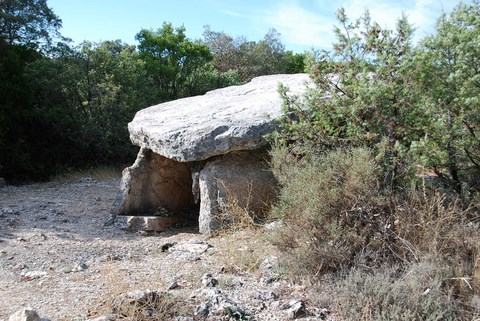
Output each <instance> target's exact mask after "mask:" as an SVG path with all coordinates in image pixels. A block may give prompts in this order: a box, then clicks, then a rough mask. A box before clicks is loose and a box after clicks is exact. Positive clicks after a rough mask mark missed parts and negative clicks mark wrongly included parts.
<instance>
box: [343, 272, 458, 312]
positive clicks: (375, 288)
mask: <svg viewBox="0 0 480 321" xmlns="http://www.w3.org/2000/svg"><path fill="white" fill-rule="evenodd" d="M400 270H404V269H403V268H400ZM442 276H444V273H443V271H442V268H441V267H440V266H439V265H436V264H431V263H418V264H413V265H411V266H409V268H408V269H407V270H406V271H405V272H403V273H399V272H398V268H391V267H390V268H382V269H379V270H376V271H375V272H373V273H368V272H365V271H361V270H359V269H353V270H351V271H350V272H349V273H348V274H347V276H346V277H345V279H344V280H343V281H341V282H339V284H338V285H337V286H336V288H335V292H336V305H337V310H338V311H339V314H340V315H341V319H342V320H363V321H394V320H395V321H400V320H401V321H410V320H411V321H417V320H425V321H434V320H445V321H446V320H459V317H460V315H461V311H459V305H458V304H457V302H456V301H455V299H454V298H453V296H452V295H451V293H449V292H446V291H444V287H443V279H442Z"/></svg>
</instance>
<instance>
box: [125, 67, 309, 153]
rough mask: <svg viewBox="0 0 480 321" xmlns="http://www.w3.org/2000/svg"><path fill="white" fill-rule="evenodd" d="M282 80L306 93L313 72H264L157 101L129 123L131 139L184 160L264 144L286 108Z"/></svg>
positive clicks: (293, 91)
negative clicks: (196, 93)
mask: <svg viewBox="0 0 480 321" xmlns="http://www.w3.org/2000/svg"><path fill="white" fill-rule="evenodd" d="M279 84H282V85H284V86H287V87H288V88H289V93H290V94H292V95H300V94H303V93H305V91H306V89H307V86H308V85H309V84H311V81H310V78H309V76H308V75H307V74H293V75H270V76H261V77H257V78H254V79H253V80H252V81H251V82H249V83H247V84H245V85H241V86H231V87H227V88H222V89H217V90H213V91H210V92H208V93H207V94H205V95H202V96H195V97H189V98H183V99H178V100H174V101H170V102H166V103H163V104H159V105H156V106H152V107H149V108H146V109H143V110H141V111H139V112H138V113H137V114H136V115H135V118H134V119H133V121H132V122H130V123H129V124H128V130H129V132H130V139H131V140H132V142H133V143H134V144H135V145H137V146H140V147H146V148H148V149H151V150H152V151H153V152H155V153H156V154H158V155H162V156H164V157H166V158H170V159H173V160H176V161H179V162H188V161H199V160H205V159H207V158H209V157H212V156H215V155H221V154H226V153H228V152H230V151H235V150H246V149H247V150H251V149H257V148H260V147H261V146H263V145H265V140H264V139H263V136H264V135H265V134H267V133H269V132H271V131H272V130H273V129H274V128H275V119H276V118H277V117H279V116H280V115H281V114H282V100H281V97H280V95H279V93H278V86H279Z"/></svg>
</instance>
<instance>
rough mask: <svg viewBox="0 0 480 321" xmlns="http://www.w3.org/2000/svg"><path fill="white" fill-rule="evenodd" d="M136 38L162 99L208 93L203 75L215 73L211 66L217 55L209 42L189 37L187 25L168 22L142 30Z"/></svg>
mask: <svg viewBox="0 0 480 321" xmlns="http://www.w3.org/2000/svg"><path fill="white" fill-rule="evenodd" d="M136 39H137V40H138V41H139V42H140V44H139V45H138V50H139V54H140V57H141V58H142V59H143V60H144V61H145V64H146V68H147V71H148V76H149V77H150V78H151V80H152V82H153V83H152V85H153V86H154V88H155V89H156V91H157V97H158V98H157V101H158V102H161V101H168V100H172V99H176V98H179V97H187V96H193V95H198V94H203V93H205V89H206V88H205V87H204V85H203V83H202V82H201V80H202V79H201V78H202V77H201V76H204V77H205V76H206V77H208V75H206V74H208V73H210V76H213V75H214V74H212V73H211V72H212V68H211V66H210V65H208V63H209V62H211V61H212V60H213V56H212V54H211V53H210V51H209V49H208V47H207V46H206V45H203V44H199V43H194V42H192V41H190V40H188V39H187V37H186V35H185V28H184V27H183V26H182V27H180V28H176V29H174V28H173V27H172V25H171V24H170V23H164V24H163V27H162V28H160V29H158V30H157V31H152V30H141V31H140V32H139V33H138V34H137V36H136ZM207 89H208V88H207Z"/></svg>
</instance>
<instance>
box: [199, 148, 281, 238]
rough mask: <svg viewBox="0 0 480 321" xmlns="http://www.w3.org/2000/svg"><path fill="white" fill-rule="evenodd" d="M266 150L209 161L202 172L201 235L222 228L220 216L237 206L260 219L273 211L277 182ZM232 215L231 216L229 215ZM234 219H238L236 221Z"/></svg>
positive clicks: (241, 153) (234, 154)
mask: <svg viewBox="0 0 480 321" xmlns="http://www.w3.org/2000/svg"><path fill="white" fill-rule="evenodd" d="M266 156H267V155H266V154H265V153H264V152H262V151H259V150H257V151H238V152H231V153H229V154H226V155H223V156H218V157H217V158H216V159H215V160H212V161H210V162H207V164H206V165H205V167H204V168H203V169H202V170H201V172H200V182H199V183H200V214H199V230H200V233H202V234H205V235H210V234H211V233H212V232H213V231H215V230H216V229H218V228H219V227H220V219H219V216H220V215H221V214H222V212H223V211H228V210H229V209H231V208H232V206H235V207H237V208H241V209H242V210H245V211H247V212H248V213H249V214H252V215H254V216H256V217H261V216H262V215H264V214H265V211H266V210H268V209H269V208H270V205H271V203H272V202H273V201H274V199H275V196H276V187H277V182H276V180H275V177H274V176H273V173H272V172H271V171H269V170H268V168H267V164H266V161H265V158H266ZM226 214H227V215H228V213H226ZM232 219H234V218H232Z"/></svg>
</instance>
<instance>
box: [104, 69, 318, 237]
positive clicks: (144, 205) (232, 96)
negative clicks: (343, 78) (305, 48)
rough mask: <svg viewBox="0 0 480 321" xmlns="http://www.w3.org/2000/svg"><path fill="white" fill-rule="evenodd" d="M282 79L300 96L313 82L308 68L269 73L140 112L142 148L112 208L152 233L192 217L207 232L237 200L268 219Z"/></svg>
mask: <svg viewBox="0 0 480 321" xmlns="http://www.w3.org/2000/svg"><path fill="white" fill-rule="evenodd" d="M280 84H281V85H283V86H286V87H288V89H289V90H288V94H289V95H295V96H300V95H302V94H303V93H305V92H306V91H307V89H308V87H309V86H311V81H310V79H309V76H308V75H307V74H292V75H271V76H262V77H257V78H254V79H253V80H252V81H251V82H249V83H247V84H244V85H240V86H231V87H227V88H222V89H217V90H213V91H210V92H208V93H206V94H205V95H201V96H195V97H189V98H182V99H178V100H175V101H170V102H166V103H162V104H159V105H156V106H152V107H149V108H145V109H143V110H140V111H139V112H138V113H137V114H136V115H135V117H134V119H133V121H132V122H130V123H129V124H128V130H129V133H130V139H131V141H132V143H133V144H134V145H137V146H139V147H140V151H139V153H138V156H137V159H136V160H135V163H134V164H133V165H132V166H130V167H128V168H126V169H125V170H124V171H123V173H122V180H121V183H120V191H119V193H118V196H117V199H116V201H115V203H114V205H113V206H112V214H114V215H126V216H130V217H131V218H130V226H137V227H138V224H140V226H141V227H140V228H141V229H144V230H147V231H162V230H165V229H167V228H168V227H171V226H172V225H175V224H178V223H179V222H182V221H184V220H186V219H188V218H190V219H193V220H195V221H197V220H198V227H199V231H200V233H202V234H205V235H211V233H212V232H213V231H215V230H216V229H218V228H219V227H221V224H222V223H221V222H222V221H224V220H223V219H222V220H221V219H220V216H221V215H225V214H226V215H228V211H227V209H228V206H229V204H230V205H231V204H234V205H235V206H237V207H240V208H243V209H245V210H247V211H248V212H249V213H250V214H251V215H254V216H256V217H261V215H262V214H263V213H265V212H266V211H267V210H268V208H269V206H270V204H271V203H272V201H274V199H275V196H276V187H277V184H276V181H275V178H274V176H273V174H272V173H271V171H270V170H268V162H267V159H268V153H267V151H266V145H267V142H266V140H265V137H264V136H265V135H266V134H269V133H271V132H272V131H274V130H275V128H276V119H278V117H279V116H281V115H282V99H281V97H280V94H279V90H278V89H279V85H280ZM227 221H228V220H227Z"/></svg>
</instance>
